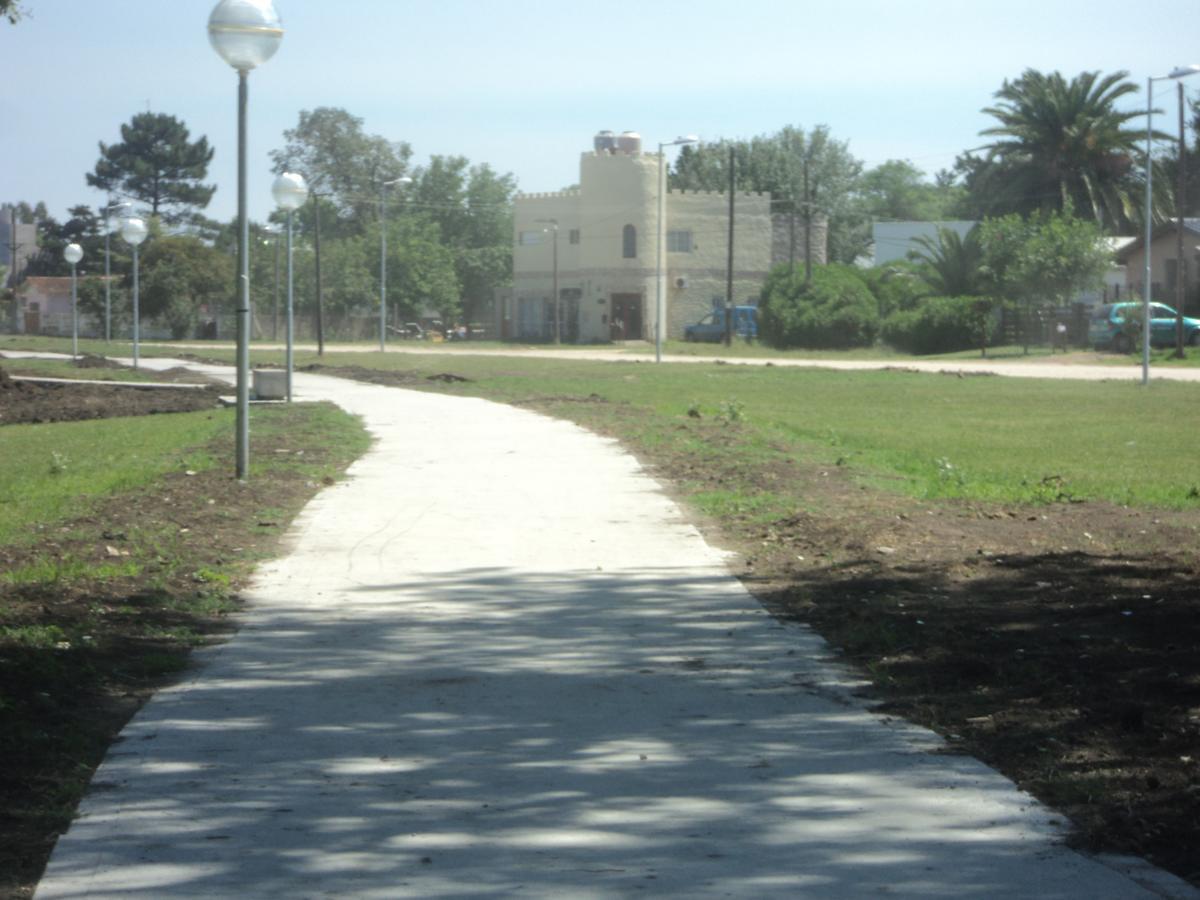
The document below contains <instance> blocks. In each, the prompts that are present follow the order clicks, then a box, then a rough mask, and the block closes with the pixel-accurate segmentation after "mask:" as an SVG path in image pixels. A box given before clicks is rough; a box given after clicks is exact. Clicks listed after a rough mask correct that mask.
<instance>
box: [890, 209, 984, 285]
mask: <svg viewBox="0 0 1200 900" xmlns="http://www.w3.org/2000/svg"><path fill="white" fill-rule="evenodd" d="M914 243H915V244H918V245H919V246H920V247H921V249H920V250H912V251H910V252H909V254H908V255H909V258H910V259H912V260H913V261H915V262H917V263H920V264H921V268H920V270H919V272H918V274H919V276H920V278H921V280H922V281H924V282H925V283H926V284H927V285H929V289H930V290H931V291H933V293H934V294H935V295H936V296H939V297H970V296H977V295H981V294H983V293H984V289H983V281H982V271H981V267H982V265H983V245H982V244H980V243H979V226H975V227H974V228H972V229H971V230H970V231H968V232H967V235H966V237H959V234H958V232H957V231H954V230H953V229H951V228H938V230H937V240H934V239H933V238H931V237H928V236H924V237H919V238H916V239H915V240H914Z"/></svg>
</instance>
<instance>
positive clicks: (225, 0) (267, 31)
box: [208, 0, 283, 72]
mask: <svg viewBox="0 0 1200 900" xmlns="http://www.w3.org/2000/svg"><path fill="white" fill-rule="evenodd" d="M281 40H283V22H282V21H281V20H280V18H279V13H278V12H276V11H275V4H274V3H273V2H272V0H221V2H220V3H218V4H217V5H216V7H214V8H213V11H212V14H211V15H209V17H208V42H209V43H210V44H212V47H213V49H214V50H216V51H217V53H218V54H219V55H220V57H221V59H223V60H225V62H227V63H229V65H231V66H233V68H235V69H237V70H238V71H239V72H249V71H250V70H251V69H253V68H255V67H257V66H261V65H262V64H263V63H265V62H266V61H267V60H268V59H270V58H271V57H272V56H274V55H275V51H276V50H278V49H279V42H280V41H281Z"/></svg>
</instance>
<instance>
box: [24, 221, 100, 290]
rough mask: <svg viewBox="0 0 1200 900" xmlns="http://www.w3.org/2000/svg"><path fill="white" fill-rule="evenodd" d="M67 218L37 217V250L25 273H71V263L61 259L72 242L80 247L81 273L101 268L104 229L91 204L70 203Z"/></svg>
mask: <svg viewBox="0 0 1200 900" xmlns="http://www.w3.org/2000/svg"><path fill="white" fill-rule="evenodd" d="M68 212H69V213H70V216H71V217H70V218H69V219H67V220H66V221H65V222H62V223H60V222H59V221H58V220H57V219H55V218H53V217H51V216H46V217H45V218H42V219H39V220H37V230H38V252H37V255H36V256H34V257H33V258H31V259H30V260H29V265H28V266H27V267H26V269H25V273H26V274H27V275H70V274H71V266H70V265H69V264H68V263H67V261H66V260H65V259H63V250H64V249H65V248H66V246H67V244H71V243H75V244H79V246H80V247H81V248H82V249H83V261H82V262H81V263H80V264H79V266H80V269H79V271H80V273H81V274H82V273H83V272H84V271H87V270H91V271H99V270H102V269H103V265H104V263H103V260H104V231H103V223H102V222H101V221H100V218H99V217H98V216H97V215H96V213H95V211H94V210H93V209H92V208H91V207H90V206H84V205H79V206H72V207H71V209H70V210H69V211H68Z"/></svg>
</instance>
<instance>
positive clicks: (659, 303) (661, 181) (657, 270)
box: [654, 134, 700, 362]
mask: <svg viewBox="0 0 1200 900" xmlns="http://www.w3.org/2000/svg"><path fill="white" fill-rule="evenodd" d="M699 140H700V138H698V137H696V136H695V135H693V134H689V135H688V136H687V137H677V138H675V140H673V141H659V143H658V254H657V261H656V263H655V267H654V361H655V362H662V345H663V318H664V311H663V305H664V303H663V301H664V298H665V296H666V290H665V288H664V287H663V279H664V278H665V277H666V276H665V274H664V272H663V240H664V239H665V238H666V235H667V213H666V209H667V197H666V194H667V170H666V166H665V165H664V164H663V163H664V160H665V158H666V157H665V156H664V154H663V148H664V147H679V146H682V145H684V144H695V143H696V142H698V141H699Z"/></svg>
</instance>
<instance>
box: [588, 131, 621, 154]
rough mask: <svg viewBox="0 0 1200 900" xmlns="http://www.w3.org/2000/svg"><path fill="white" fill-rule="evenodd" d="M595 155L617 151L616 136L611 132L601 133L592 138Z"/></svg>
mask: <svg viewBox="0 0 1200 900" xmlns="http://www.w3.org/2000/svg"><path fill="white" fill-rule="evenodd" d="M592 146H593V147H595V148H596V152H597V153H612V152H614V151H615V150H616V149H617V136H616V135H615V134H613V133H612V132H611V131H601V132H600V133H599V134H597V135H596V136H595V137H594V138H592Z"/></svg>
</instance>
